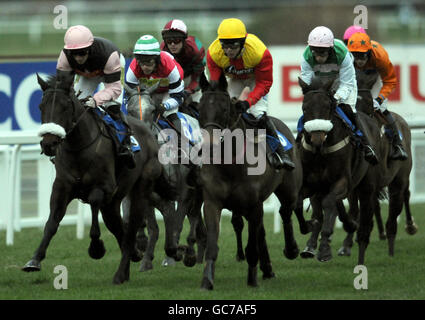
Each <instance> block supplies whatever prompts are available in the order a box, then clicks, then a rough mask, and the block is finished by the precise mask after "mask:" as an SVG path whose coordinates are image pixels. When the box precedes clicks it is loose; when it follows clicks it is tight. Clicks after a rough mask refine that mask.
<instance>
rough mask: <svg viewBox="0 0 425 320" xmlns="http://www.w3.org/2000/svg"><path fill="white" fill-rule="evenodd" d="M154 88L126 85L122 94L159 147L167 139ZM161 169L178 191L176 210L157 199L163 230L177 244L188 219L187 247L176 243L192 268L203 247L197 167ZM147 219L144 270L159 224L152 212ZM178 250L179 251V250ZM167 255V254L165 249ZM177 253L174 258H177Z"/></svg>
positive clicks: (130, 112) (201, 253) (203, 230)
mask: <svg viewBox="0 0 425 320" xmlns="http://www.w3.org/2000/svg"><path fill="white" fill-rule="evenodd" d="M155 89H156V87H155V86H153V87H151V88H146V89H143V90H140V88H139V89H137V88H130V87H129V86H127V85H125V93H126V97H127V111H128V113H129V115H130V116H132V117H133V118H136V119H142V120H143V122H144V123H146V124H147V125H148V127H149V128H150V129H151V131H152V132H153V133H154V135H156V136H157V137H158V142H159V143H160V146H162V145H163V144H164V142H165V140H167V137H165V136H164V133H162V132H161V128H160V127H159V125H158V124H157V120H158V119H159V118H158V116H157V113H156V108H155V105H154V102H153V99H152V98H151V94H152V92H153V91H154V90H155ZM185 117H186V119H190V120H191V121H192V123H194V121H195V120H194V119H192V118H191V117H188V116H187V115H185ZM164 169H165V171H166V172H167V178H168V179H170V180H172V181H173V184H174V185H175V189H177V190H178V195H177V211H176V210H175V204H174V202H170V201H167V200H160V201H158V202H157V207H158V208H159V206H162V207H164V208H165V210H164V209H160V211H161V213H162V214H163V217H164V223H165V226H166V229H167V228H168V229H170V230H171V231H170V232H172V233H173V235H174V237H175V239H174V241H176V242H177V243H178V239H179V237H180V233H181V231H182V228H183V222H184V218H185V216H186V215H187V216H188V218H189V222H190V230H189V234H188V236H187V239H186V240H187V243H188V246H187V247H183V246H179V248H180V249H183V251H184V259H183V263H184V264H185V265H186V266H188V267H192V266H194V265H195V263H196V262H198V263H202V260H203V255H204V248H205V241H206V240H205V238H206V235H205V226H204V224H203V220H202V216H201V206H202V193H201V186H199V185H198V184H197V175H198V171H199V170H198V168H196V167H195V166H192V165H190V166H187V165H183V164H180V163H176V164H172V163H168V164H164ZM148 217H149V220H148V221H147V222H148V223H147V227H148V231H149V237H148V241H147V248H146V249H147V250H146V252H145V254H144V257H143V260H142V267H141V268H142V269H145V267H146V265H149V266H150V268H151V265H152V259H153V252H154V249H155V244H156V241H157V239H158V234H159V230H158V225H157V223H156V219H155V217H154V215H153V211H152V212H151V213H150V214H149V216H148ZM139 234H144V230H143V228H140V230H139ZM195 243H197V246H198V255H197V256H196V252H195V249H194V245H195ZM180 251H181V250H179V253H180ZM166 253H167V256H168V255H169V254H168V252H166ZM180 259H181V258H180V256H178V257H177V258H176V259H175V260H180ZM172 263H174V261H173V260H172V259H170V258H169V257H167V258H166V260H164V262H163V265H168V264H172Z"/></svg>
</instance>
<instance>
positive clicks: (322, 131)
mask: <svg viewBox="0 0 425 320" xmlns="http://www.w3.org/2000/svg"><path fill="white" fill-rule="evenodd" d="M299 84H300V86H301V87H302V88H303V92H305V94H304V100H303V105H302V109H303V115H304V129H305V130H304V131H303V133H302V139H301V146H300V152H301V159H302V164H303V171H304V183H303V193H304V197H307V196H309V197H310V199H311V203H312V207H313V215H317V219H318V220H319V221H320V222H321V224H322V226H321V241H320V246H319V252H318V254H317V259H318V260H319V261H328V260H330V259H331V258H332V252H331V247H330V237H331V235H332V233H333V227H334V224H335V219H336V216H337V214H338V213H339V214H341V212H343V213H345V209H344V208H343V204H342V200H343V199H344V198H346V197H347V196H348V195H349V194H351V193H355V194H356V195H357V196H358V197H359V199H360V225H359V229H358V243H359V256H358V263H359V264H363V262H364V257H365V252H366V248H367V245H368V243H369V237H370V232H371V230H372V223H373V221H372V218H373V216H372V207H373V200H374V199H375V198H376V197H377V194H378V192H379V189H378V187H377V186H378V185H379V181H378V177H379V172H378V170H377V168H374V167H372V166H370V165H369V164H368V163H367V162H366V161H365V159H364V157H363V154H362V153H361V152H359V151H358V150H357V147H356V146H355V145H354V143H351V141H350V140H351V136H352V133H351V132H350V130H351V129H350V128H348V126H346V125H345V123H344V122H343V120H342V119H341V118H340V117H339V116H337V113H336V102H335V100H334V99H333V97H332V95H331V93H330V87H331V85H332V82H328V83H326V84H322V83H321V81H320V79H319V78H314V79H313V81H312V83H311V85H307V84H306V83H305V82H303V81H302V80H301V79H299ZM359 116H360V117H361V120H362V121H363V122H364V123H365V127H366V128H367V129H366V130H368V132H366V133H364V134H368V135H369V139H370V141H371V142H372V144H373V145H374V146H376V145H377V143H378V141H379V130H378V128H377V127H376V126H375V125H374V123H373V120H372V119H370V118H369V117H367V116H366V115H365V114H361V113H359ZM375 150H376V147H375ZM378 156H379V153H378ZM322 211H323V216H322ZM348 218H349V217H344V220H346V219H348ZM343 222H344V228H345V229H346V230H347V231H351V232H354V230H355V226H356V224H355V222H354V221H350V220H346V221H343ZM319 231H320V229H315V230H313V232H312V236H311V238H310V240H309V241H308V243H307V247H306V249H305V251H308V252H311V251H313V252H314V249H315V248H316V245H317V237H318V234H319Z"/></svg>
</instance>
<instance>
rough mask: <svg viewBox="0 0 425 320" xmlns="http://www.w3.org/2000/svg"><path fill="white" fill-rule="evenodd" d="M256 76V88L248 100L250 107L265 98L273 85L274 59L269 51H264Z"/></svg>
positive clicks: (256, 68) (255, 72)
mask: <svg viewBox="0 0 425 320" xmlns="http://www.w3.org/2000/svg"><path fill="white" fill-rule="evenodd" d="M254 74H255V87H254V88H253V89H252V91H251V92H250V93H249V95H248V98H247V99H246V101H248V103H249V105H250V106H253V105H255V104H256V103H257V102H258V100H260V99H261V98H262V97H264V96H265V95H266V94H267V93H268V92H269V90H270V88H271V86H272V84H273V59H272V56H271V54H270V51H269V50H266V51H264V55H263V58H262V59H261V61H260V63H259V64H258V65H257V66H256V67H255V70H254Z"/></svg>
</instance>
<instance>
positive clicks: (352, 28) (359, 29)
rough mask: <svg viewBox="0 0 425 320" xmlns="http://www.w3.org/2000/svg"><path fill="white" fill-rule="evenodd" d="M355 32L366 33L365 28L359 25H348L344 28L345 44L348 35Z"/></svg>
mask: <svg viewBox="0 0 425 320" xmlns="http://www.w3.org/2000/svg"><path fill="white" fill-rule="evenodd" d="M357 32H360V33H366V31H365V29H363V28H362V27H360V26H350V27H348V28H347V29H346V30H345V32H344V37H343V40H344V43H345V45H347V42H348V39H350V37H351V36H352V35H353V34H355V33H357Z"/></svg>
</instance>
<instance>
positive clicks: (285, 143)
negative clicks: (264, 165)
mask: <svg viewBox="0 0 425 320" xmlns="http://www.w3.org/2000/svg"><path fill="white" fill-rule="evenodd" d="M242 117H243V119H244V120H245V121H246V122H247V123H249V124H250V125H252V126H255V127H257V128H258V120H257V119H255V118H254V117H253V116H252V115H251V114H249V113H246V112H245V113H243V114H242ZM276 133H277V136H278V137H279V139H276V138H275V137H273V136H270V135H267V136H266V141H267V145H268V146H269V147H270V149H271V150H272V151H273V152H275V151H276V149H277V147H278V145H279V143H280V144H281V145H282V147H283V150H285V151H288V150H290V149H292V147H293V145H292V143H291V142H290V141H289V140H288V139H287V138H286V137H285V136H284V135H283V133H281V132H280V131H279V130H276Z"/></svg>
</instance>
